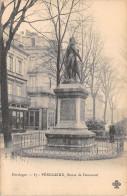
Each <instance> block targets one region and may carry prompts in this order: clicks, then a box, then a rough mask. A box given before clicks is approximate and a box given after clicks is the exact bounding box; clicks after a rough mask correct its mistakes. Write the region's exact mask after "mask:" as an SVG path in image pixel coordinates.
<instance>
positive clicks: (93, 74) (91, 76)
mask: <svg viewBox="0 0 127 196" xmlns="http://www.w3.org/2000/svg"><path fill="white" fill-rule="evenodd" d="M102 50H103V43H102V42H101V40H100V37H99V35H96V34H94V33H92V32H91V30H90V32H89V34H88V39H87V41H86V53H85V55H84V64H83V67H82V72H81V73H82V75H81V77H82V82H84V83H85V84H86V86H87V87H88V88H89V89H90V92H91V96H92V99H93V120H95V118H96V97H97V95H98V92H99V89H100V78H99V75H100V65H101V64H102V63H103V61H104V59H103V58H102V57H101V55H102Z"/></svg>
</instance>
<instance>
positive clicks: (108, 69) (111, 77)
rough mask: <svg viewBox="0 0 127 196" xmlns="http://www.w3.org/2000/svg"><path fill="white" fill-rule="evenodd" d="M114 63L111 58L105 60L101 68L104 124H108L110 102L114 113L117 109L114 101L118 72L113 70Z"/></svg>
mask: <svg viewBox="0 0 127 196" xmlns="http://www.w3.org/2000/svg"><path fill="white" fill-rule="evenodd" d="M111 64H112V61H111V59H109V58H106V59H105V63H104V64H103V65H102V67H101V73H100V76H99V77H100V80H101V92H102V94H103V96H104V105H105V107H104V123H106V113H107V107H108V101H109V104H110V108H111V110H112V111H114V109H115V103H114V101H113V99H114V95H115V86H116V85H117V83H116V82H117V80H116V71H115V70H114V69H113V68H112V65H111Z"/></svg>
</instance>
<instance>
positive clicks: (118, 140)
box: [13, 131, 124, 160]
mask: <svg viewBox="0 0 127 196" xmlns="http://www.w3.org/2000/svg"><path fill="white" fill-rule="evenodd" d="M123 150H124V137H122V136H121V137H115V138H114V141H110V138H109V137H96V138H95V144H94V146H93V147H92V148H91V149H90V150H89V151H86V150H85V149H84V148H82V149H80V150H79V151H78V150H77V148H76V147H75V146H71V145H70V146H69V145H68V146H67V147H63V146H59V147H58V146H56V147H55V146H54V147H51V146H48V144H47V139H46V137H45V132H43V131H36V132H32V131H31V132H30V133H23V134H14V135H13V152H14V153H15V154H17V155H20V156H23V157H45V158H55V159H70V160H96V159H108V158H115V157H118V156H120V154H121V153H122V152H123Z"/></svg>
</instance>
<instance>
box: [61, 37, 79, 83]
mask: <svg viewBox="0 0 127 196" xmlns="http://www.w3.org/2000/svg"><path fill="white" fill-rule="evenodd" d="M75 45H76V42H75V38H74V37H71V38H70V39H69V45H68V47H67V50H66V57H65V75H64V77H65V79H69V80H70V79H72V78H73V79H74V80H76V74H77V75H78V77H79V79H80V69H79V66H78V62H77V59H76V57H77V56H78V58H79V60H80V61H82V60H81V57H80V55H79V51H78V49H76V47H75Z"/></svg>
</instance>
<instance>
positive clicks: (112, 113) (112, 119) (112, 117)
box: [111, 109, 114, 123]
mask: <svg viewBox="0 0 127 196" xmlns="http://www.w3.org/2000/svg"><path fill="white" fill-rule="evenodd" d="M113 122H114V110H113V109H111V123H113Z"/></svg>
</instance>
